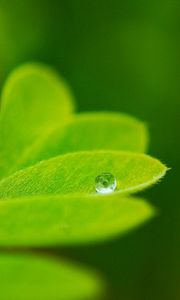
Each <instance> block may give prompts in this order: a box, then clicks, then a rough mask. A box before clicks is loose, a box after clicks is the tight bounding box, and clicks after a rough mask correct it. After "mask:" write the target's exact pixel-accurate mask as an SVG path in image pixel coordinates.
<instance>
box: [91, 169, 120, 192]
mask: <svg viewBox="0 0 180 300" xmlns="http://www.w3.org/2000/svg"><path fill="white" fill-rule="evenodd" d="M116 186H117V181H116V178H115V177H114V176H113V175H112V174H111V173H102V174H100V175H98V176H97V177H96V179H95V189H96V192H97V193H99V194H109V193H112V192H114V190H115V189H116Z"/></svg>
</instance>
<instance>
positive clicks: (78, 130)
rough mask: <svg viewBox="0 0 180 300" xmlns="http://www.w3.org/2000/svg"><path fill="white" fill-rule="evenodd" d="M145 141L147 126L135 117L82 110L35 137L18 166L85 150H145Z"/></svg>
mask: <svg viewBox="0 0 180 300" xmlns="http://www.w3.org/2000/svg"><path fill="white" fill-rule="evenodd" d="M147 143H148V132H147V129H146V126H145V125H144V124H143V123H142V122H140V121H138V120H136V119H135V118H132V117H130V116H127V115H124V114H117V113H81V114H77V115H74V116H73V117H72V118H71V119H69V120H67V122H66V123H65V124H64V126H61V127H58V128H55V129H53V130H52V131H51V132H49V134H46V135H45V136H43V137H42V139H39V140H37V142H36V144H34V145H33V147H32V148H30V149H29V151H28V152H26V153H25V155H24V156H23V157H22V158H21V163H20V162H19V164H20V165H19V166H18V167H19V168H20V167H21V168H22V167H27V166H30V165H32V164H35V163H36V162H38V161H40V160H43V159H48V158H51V157H54V156H57V155H59V154H64V153H68V152H76V151H84V150H89V151H90V150H124V151H134V152H145V151H146V149H147Z"/></svg>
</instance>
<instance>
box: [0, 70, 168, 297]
mask: <svg viewBox="0 0 180 300" xmlns="http://www.w3.org/2000/svg"><path fill="white" fill-rule="evenodd" d="M74 107H75V106H74V101H73V96H72V94H71V92H70V91H69V88H68V86H67V85H66V84H65V83H64V82H63V81H62V79H61V78H58V75H57V74H55V73H54V72H53V71H52V70H51V69H49V68H48V67H45V66H42V65H38V64H27V65H24V66H22V67H20V68H18V69H17V70H15V72H14V73H13V74H12V75H11V76H10V78H9V80H8V82H7V83H6V85H5V88H4V91H3V94H2V108H1V116H0V158H1V160H0V163H1V168H0V169H1V171H0V176H1V181H0V246H1V247H7V246H8V247H9V246H11V247H25V246H26V247H29V246H31V247H34V249H36V247H37V246H39V247H41V246H53V245H54V246H56V245H67V244H68V245H74V244H78V243H87V242H91V243H92V242H98V241H101V240H104V239H107V238H110V237H113V236H114V235H120V234H123V233H124V232H126V231H128V230H130V229H132V228H134V227H136V226H137V225H139V224H141V223H142V222H144V221H146V220H148V219H149V218H151V217H152V216H153V215H154V214H155V209H154V208H153V207H152V206H151V205H150V204H148V203H147V202H146V201H145V200H143V199H139V198H136V197H135V196H131V195H130V194H132V193H135V192H137V191H139V190H142V189H144V188H146V187H148V186H150V185H152V184H154V183H156V182H157V181H158V180H159V179H160V178H161V177H162V176H163V175H164V174H165V172H166V170H167V168H166V167H165V166H164V165H163V164H162V163H161V162H159V161H158V160H156V159H154V158H152V157H150V156H148V155H146V154H143V153H142V152H144V151H145V150H146V148H147V142H148V137H147V129H146V127H145V125H144V124H143V123H142V122H140V121H138V120H136V119H134V118H131V117H129V116H127V115H123V114H117V113H116V114H114V113H107V112H106V113H93V114H90V113H88V114H87V113H84V114H79V115H78V114H77V115H75V114H74ZM107 171H108V172H110V173H112V174H113V175H114V176H115V177H116V179H117V189H116V191H115V192H114V193H112V194H109V195H100V194H97V193H95V186H94V180H95V177H96V176H97V175H99V174H100V173H102V172H107ZM4 259H5V262H6V265H7V268H5V267H4V266H2V268H1V276H2V278H4V281H5V282H4V283H3V285H4V286H6V285H7V283H6V282H9V283H11V282H12V281H13V280H14V276H13V273H12V272H11V269H12V266H14V265H15V268H17V266H18V265H19V264H20V266H21V267H22V270H23V272H24V274H26V275H27V273H29V274H28V275H27V280H26V281H23V282H24V284H25V285H26V284H27V281H28V283H29V284H30V285H31V284H33V288H32V289H29V290H28V297H29V298H28V299H35V298H34V295H35V290H36V289H37V290H38V292H37V296H36V297H37V298H38V299H39V298H40V297H41V298H42V299H48V295H49V298H51V299H53V296H52V290H53V293H54V294H53V295H55V297H59V298H56V299H69V300H70V299H81V298H82V299H83V297H86V298H87V294H88V291H89V297H91V296H92V295H93V296H94V294H95V293H96V291H98V293H99V290H100V288H101V286H102V284H101V281H98V279H97V281H96V283H95V278H96V276H95V275H94V276H95V277H93V276H92V274H89V273H88V272H87V274H85V275H84V272H83V273H82V274H81V271H80V273H78V272H79V271H77V272H76V269H75V268H74V267H73V266H71V265H68V266H66V265H65V264H64V263H62V264H63V265H62V264H61V262H60V263H59V270H58V268H57V266H55V265H53V263H52V265H51V263H50V262H48V261H46V260H41V261H40V262H39V261H38V260H37V259H36V258H34V257H25V256H22V257H21V256H20V255H14V256H13V255H8V254H1V256H0V264H4V263H3V262H4ZM36 265H37V266H36ZM33 267H34V270H36V269H38V272H39V273H37V274H36V276H37V277H38V278H40V279H41V280H40V284H39V285H38V287H36V286H35V287H34V282H35V280H34V278H33V276H34V275H33V276H32V272H33V271H32V269H33ZM13 268H14V267H13ZM54 268H55V270H54ZM47 269H48V276H50V280H49V281H48V283H47V286H46V288H47V289H45V290H43V291H42V290H41V289H42V281H43V278H44V273H45V271H44V270H47ZM27 270H30V271H27ZM41 270H42V271H41ZM54 272H55V275H54ZM3 274H5V275H3ZM51 274H53V275H52V278H51ZM66 274H67V278H66V280H67V281H68V286H72V290H71V291H72V293H71V291H70V290H69V288H68V286H67V287H66V285H65V284H64V281H63V280H64V278H63V276H64V275H66ZM77 274H79V275H77ZM1 276H0V278H1ZM21 276H22V275H21V274H20V273H19V272H18V276H17V282H18V284H17V289H16V292H17V293H14V292H13V290H8V293H9V294H8V297H9V298H12V295H13V300H16V299H21V298H20V295H19V291H20V290H21V289H20V288H19V282H20V280H22V277H21ZM54 276H55V277H54ZM92 277H93V278H92ZM53 278H55V280H53ZM18 280H19V281H18ZM74 280H75V281H74ZM81 280H82V282H81V284H82V287H83V288H82V289H81V288H80V287H79V285H80V281H81ZM59 281H60V282H61V285H62V288H61V285H60V286H59V285H58V282H59ZM98 283H99V284H98ZM22 284H23V283H22ZM23 288H24V289H26V288H27V289H28V288H29V286H27V287H26V286H23ZM24 291H25V290H24ZM74 291H75V292H74ZM11 292H12V293H14V294H11ZM26 298H27V297H26ZM4 299H8V298H7V297H6V295H5V296H4Z"/></svg>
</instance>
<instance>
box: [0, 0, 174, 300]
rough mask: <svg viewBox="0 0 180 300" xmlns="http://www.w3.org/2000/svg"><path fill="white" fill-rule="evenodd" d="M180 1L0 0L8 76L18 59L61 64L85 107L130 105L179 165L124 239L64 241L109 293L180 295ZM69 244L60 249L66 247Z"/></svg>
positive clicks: (1, 69) (125, 108) (153, 147)
mask: <svg viewBox="0 0 180 300" xmlns="http://www.w3.org/2000/svg"><path fill="white" fill-rule="evenodd" d="M179 53H180V1H179V0H151V1H148V0H137V1H134V0H126V1H122V0H96V1H92V0H91V1H90V0H84V1H80V0H59V1H58V0H51V1H48V0H38V1H37V0H23V1H22V0H0V85H1V87H2V84H3V82H4V80H5V78H6V76H7V74H8V73H9V72H10V71H11V70H12V69H13V68H14V67H16V66H17V65H19V64H21V63H23V62H27V61H34V60H35V61H41V62H45V63H48V64H50V65H51V66H54V67H55V68H56V69H57V70H58V71H59V72H60V73H61V74H62V75H63V76H64V78H65V79H66V80H67V82H68V83H69V84H70V86H71V87H72V90H73V91H74V94H75V97H76V100H77V106H78V111H84V110H91V111H93V110H107V111H121V112H126V113H129V114H131V115H133V116H136V117H138V118H140V119H142V120H144V121H145V122H146V123H147V124H148V127H149V130H150V134H151V142H150V149H149V153H150V154H151V155H154V156H156V157H157V158H160V159H161V160H162V161H163V162H165V163H166V164H167V165H168V166H169V167H171V168H172V170H171V171H169V173H168V175H167V176H166V178H165V180H163V181H162V183H161V184H160V185H157V186H155V187H154V188H153V189H152V190H151V191H147V192H146V193H145V194H143V195H145V196H147V197H148V199H149V200H150V201H151V202H152V203H153V204H154V205H155V206H156V207H158V209H159V216H158V217H157V218H155V219H153V220H152V221H151V222H149V223H147V224H145V225H144V227H143V226H142V227H141V228H139V229H138V230H136V231H134V232H131V233H129V234H128V235H126V236H124V237H123V238H121V239H116V240H113V241H111V242H107V243H104V244H100V245H94V246H83V247H73V248H67V249H63V252H64V254H66V255H68V256H69V257H71V258H72V259H74V260H76V261H80V262H81V263H84V264H85V265H90V266H91V267H93V268H94V269H95V270H98V271H99V272H100V273H102V274H103V276H104V277H105V278H106V280H107V283H108V289H107V293H106V296H105V298H104V299H108V300H118V299H123V300H132V299H133V300H136V299H137V300H144V299H146V300H152V299H153V300H156V299H157V300H166V299H167V300H170V299H171V300H176V299H180V272H179V270H180V256H179V253H180V234H179V233H180V217H179V216H180V215H179V211H180V202H179V199H178V188H177V187H178V182H179V175H180V174H179V170H178V169H179V151H180V147H179V128H178V123H179V122H178V121H179V119H180V118H179V117H180V55H179ZM61 251H62V250H61Z"/></svg>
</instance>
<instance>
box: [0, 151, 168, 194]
mask: <svg viewBox="0 0 180 300" xmlns="http://www.w3.org/2000/svg"><path fill="white" fill-rule="evenodd" d="M104 172H105V173H107V172H108V173H111V174H113V175H114V176H115V178H116V180H117V189H116V192H118V193H133V192H136V191H139V190H142V189H144V188H146V187H148V186H150V185H152V184H153V183H155V182H157V181H158V180H159V179H160V178H161V177H162V176H163V175H164V174H165V172H166V167H165V166H164V165H163V164H162V163H161V162H160V161H158V160H157V159H154V158H152V157H150V156H148V155H145V154H140V153H132V152H121V151H93V152H92V151H90V152H88V151H87V152H76V153H70V154H66V155H61V156H57V157H55V158H52V159H49V160H45V161H42V162H40V163H37V164H36V165H34V166H32V167H29V168H26V169H24V170H21V171H18V172H16V173H15V174H13V175H11V176H9V177H7V178H5V179H3V180H1V181H0V198H2V199H3V198H9V197H19V196H27V195H47V194H74V193H79V194H95V178H96V176H98V175H99V174H101V173H104Z"/></svg>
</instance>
